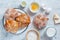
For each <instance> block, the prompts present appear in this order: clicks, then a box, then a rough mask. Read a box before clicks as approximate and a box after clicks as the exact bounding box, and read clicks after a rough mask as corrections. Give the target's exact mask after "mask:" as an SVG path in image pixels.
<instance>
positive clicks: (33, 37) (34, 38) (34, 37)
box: [28, 32, 37, 40]
mask: <svg viewBox="0 0 60 40" xmlns="http://www.w3.org/2000/svg"><path fill="white" fill-rule="evenodd" d="M28 40H37V34H36V33H35V32H29V33H28Z"/></svg>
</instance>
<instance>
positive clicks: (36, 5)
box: [31, 3, 39, 11]
mask: <svg viewBox="0 0 60 40" xmlns="http://www.w3.org/2000/svg"><path fill="white" fill-rule="evenodd" d="M31 9H32V10H33V11H36V10H38V9H39V5H38V4H37V3H32V4H31Z"/></svg>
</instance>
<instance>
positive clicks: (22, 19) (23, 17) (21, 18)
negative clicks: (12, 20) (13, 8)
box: [16, 14, 30, 27]
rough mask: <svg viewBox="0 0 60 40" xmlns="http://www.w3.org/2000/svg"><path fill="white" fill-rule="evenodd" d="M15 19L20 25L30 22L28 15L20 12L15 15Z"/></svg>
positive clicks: (23, 25)
mask: <svg viewBox="0 0 60 40" xmlns="http://www.w3.org/2000/svg"><path fill="white" fill-rule="evenodd" d="M16 21H17V22H19V23H20V24H21V26H22V27H26V26H27V25H28V24H29V23H30V17H29V16H28V15H27V14H21V15H19V16H17V17H16Z"/></svg>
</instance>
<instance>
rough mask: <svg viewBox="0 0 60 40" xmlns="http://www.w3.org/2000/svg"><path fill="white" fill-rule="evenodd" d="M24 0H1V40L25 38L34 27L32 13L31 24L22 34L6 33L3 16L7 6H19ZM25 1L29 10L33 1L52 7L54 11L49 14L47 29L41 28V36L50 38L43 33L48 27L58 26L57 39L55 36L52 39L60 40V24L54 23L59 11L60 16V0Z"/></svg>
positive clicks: (43, 39)
mask: <svg viewBox="0 0 60 40" xmlns="http://www.w3.org/2000/svg"><path fill="white" fill-rule="evenodd" d="M22 1H23V0H0V40H25V35H26V32H27V31H28V30H30V29H33V25H32V20H33V17H34V16H31V15H30V16H31V24H30V25H29V27H28V29H27V30H26V31H25V32H24V33H22V34H20V35H12V34H9V33H6V32H5V30H4V28H3V25H2V18H3V15H4V12H5V11H6V10H7V8H18V7H19V5H20V3H21V2H22ZM24 1H26V2H27V6H26V9H25V10H27V8H28V7H29V5H30V3H31V2H32V1H36V2H39V4H40V5H41V4H43V3H44V4H46V5H47V7H50V8H52V11H51V13H50V15H49V16H48V17H49V21H48V23H47V26H46V27H45V29H42V30H39V32H40V38H41V39H40V40H48V39H46V38H45V37H44V35H43V34H44V32H45V30H46V28H47V27H54V28H56V30H57V34H56V39H55V37H54V38H53V39H52V40H60V25H54V22H53V14H54V13H57V14H59V16H60V0H24ZM43 37H44V38H43Z"/></svg>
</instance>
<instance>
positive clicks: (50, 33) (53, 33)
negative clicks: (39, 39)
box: [47, 28, 56, 37]
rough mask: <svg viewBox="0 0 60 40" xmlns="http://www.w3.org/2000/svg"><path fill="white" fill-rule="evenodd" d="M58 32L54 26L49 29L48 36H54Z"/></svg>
mask: <svg viewBox="0 0 60 40" xmlns="http://www.w3.org/2000/svg"><path fill="white" fill-rule="evenodd" d="M55 34H56V30H55V29H54V28H48V29H47V36H48V37H53V36H54V35H55Z"/></svg>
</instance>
